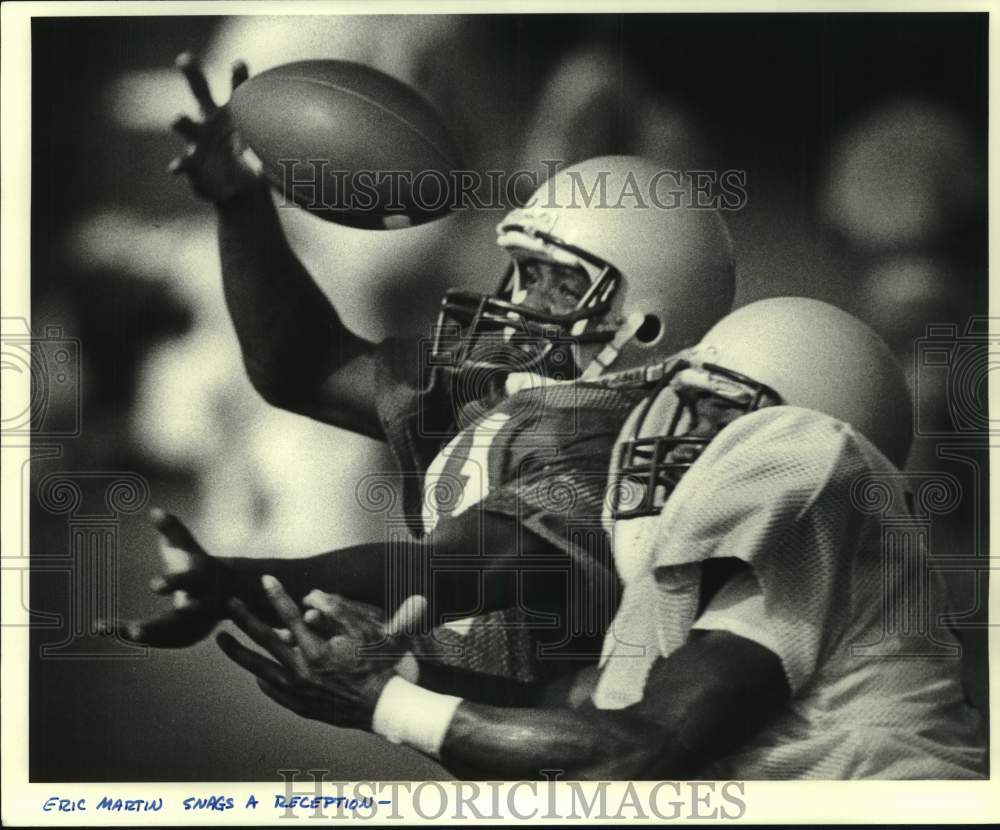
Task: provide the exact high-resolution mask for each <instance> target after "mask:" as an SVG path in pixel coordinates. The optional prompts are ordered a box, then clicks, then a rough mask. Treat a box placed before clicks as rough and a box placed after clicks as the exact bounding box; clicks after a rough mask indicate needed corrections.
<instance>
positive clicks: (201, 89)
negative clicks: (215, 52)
mask: <svg viewBox="0 0 1000 830" xmlns="http://www.w3.org/2000/svg"><path fill="white" fill-rule="evenodd" d="M176 63H177V68H178V69H180V71H181V72H183V73H184V77H185V78H187V82H188V86H190V87H191V92H192V93H193V94H194V97H195V100H196V101H197V102H198V106H199V107H201V111H202V114H203V115H206V116H208V115H211V114H212V113H213V112H215V110H216V109H217V107H216V106H215V101H213V100H212V93H211V92H210V91H209V89H208V81H206V80H205V73H204V72H202V70H201V64H199V63H198V61H197V59H196V58H195V56H194V55H192V54H191V53H190V52H184V53H183V54H181V55H178V57H177V61H176Z"/></svg>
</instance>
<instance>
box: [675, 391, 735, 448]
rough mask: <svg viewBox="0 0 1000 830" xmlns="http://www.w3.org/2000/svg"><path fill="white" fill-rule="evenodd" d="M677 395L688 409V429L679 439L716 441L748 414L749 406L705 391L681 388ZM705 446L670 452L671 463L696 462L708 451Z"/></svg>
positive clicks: (693, 445)
mask: <svg viewBox="0 0 1000 830" xmlns="http://www.w3.org/2000/svg"><path fill="white" fill-rule="evenodd" d="M677 396H678V398H680V401H681V404H682V405H683V406H684V407H685V410H686V419H687V424H686V427H685V426H683V425H682V427H681V429H680V430H679V432H678V435H679V436H684V437H689V438H709V439H711V438H714V437H715V436H716V435H718V434H719V432H720V431H721V430H722V429H723V428H725V427H727V426H728V425H729V424H731V423H732V422H733V421H735V420H736V419H737V418H739V417H740V416H741V415H746V413H747V410H746V406H745V405H743V404H741V403H736V402H734V401H731V400H728V399H727V398H724V397H722V396H720V395H716V394H713V393H712V392H709V391H706V390H704V389H699V388H696V387H694V388H692V387H681V388H679V389H678V390H677ZM704 449H705V445H704V444H679V445H678V446H676V447H673V448H672V449H671V450H670V452H669V453H667V457H666V459H665V460H666V461H668V462H671V463H676V462H683V463H693V462H694V461H695V460H696V459H697V458H698V456H699V455H701V453H702V452H703V451H704Z"/></svg>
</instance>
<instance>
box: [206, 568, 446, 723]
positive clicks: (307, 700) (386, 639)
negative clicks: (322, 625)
mask: <svg viewBox="0 0 1000 830" xmlns="http://www.w3.org/2000/svg"><path fill="white" fill-rule="evenodd" d="M262 584H263V585H264V589H265V591H266V592H267V594H268V597H269V599H270V601H271V604H272V605H273V607H274V610H275V611H276V612H277V614H278V616H279V617H280V618H281V620H282V622H284V624H285V625H286V626H287V629H288V632H289V635H288V636H286V637H284V638H283V637H281V636H279V634H278V633H277V632H276V631H275V630H274V629H273V628H271V627H270V626H268V625H265V624H264V623H263V622H261V621H260V620H259V619H257V617H255V616H254V615H253V614H251V613H250V612H249V611H248V610H247V608H246V606H245V605H243V603H241V602H240V601H239V600H234V601H232V602H231V603H230V609H229V610H230V614H231V616H232V618H233V620H234V622H235V623H236V625H237V626H239V627H240V629H242V630H243V632H244V633H245V634H246V635H247V636H248V637H250V639H251V640H253V641H254V642H255V643H257V645H259V646H260V647H261V648H263V649H264V650H265V651H267V652H268V653H269V654H270V655H271V656H272V657H274V658H275V659H276V660H277V662H275V661H274V660H269V659H268V658H267V657H265V656H263V655H262V654H260V653H258V652H255V651H252V650H250V649H248V648H245V647H244V646H242V645H240V644H239V643H238V642H237V641H236V639H235V638H233V637H231V636H229V635H228V634H225V633H223V634H219V635H218V637H217V638H216V642H218V644H219V647H220V648H221V649H222V650H223V651H224V652H225V654H226V656H227V657H229V658H230V659H231V660H232V661H233V662H235V663H237V664H238V665H240V666H242V667H243V668H244V669H246V670H247V671H249V672H251V673H252V674H254V675H256V677H257V685H258V686H260V688H261V690H262V691H263V692H264V694H266V695H267V696H268V697H270V698H271V699H272V700H274V701H276V702H277V703H279V704H281V705H282V706H284V707H285V708H287V709H290V710H291V711H293V712H295V713H296V714H298V715H301V716H302V717H304V718H310V719H312V720H319V721H324V722H326V723H330V724H333V725H335V726H342V727H348V728H355V729H370V728H371V723H372V714H373V712H374V711H375V704H376V703H377V702H378V699H379V696H380V695H381V694H382V690H383V689H384V688H385V685H386V683H388V682H389V680H390V679H392V677H393V676H394V675H395V669H394V666H395V664H396V662H397V661H398V660H399V658H400V656H401V655H402V654H403V653H405V651H406V650H407V645H406V641H407V639H408V635H409V633H410V632H411V631H412V630H413V629H414V628H415V626H416V625H417V624H418V622H419V621H420V620H422V619H423V617H424V615H425V614H426V609H427V601H426V600H425V599H424V598H423V597H410V598H409V599H407V600H406V601H405V602H404V603H403V604H402V605H401V606H400V608H399V610H398V611H397V612H396V614H395V615H394V616H393V618H392V620H390V621H389V622H388V623H386V624H382V625H380V626H379V628H378V630H373V629H372V628H371V627H370V626H369V620H367V619H362V617H360V616H359V615H357V614H356V613H355V610H356V609H350V610H345V609H348V607H349V605H351V604H350V603H343V604H341V603H337V602H332V603H331V602H329V601H328V600H327V599H324V598H326V597H330V596H332V595H323V597H324V598H318V597H317V594H318V593H319V592H314V593H313V594H311V595H310V596H311V597H312V598H313V599H312V601H313V602H314V603H318V604H322V605H325V607H326V609H327V611H321V612H320V614H321V616H322V618H324V619H326V620H327V621H333V622H335V623H336V625H337V626H339V627H340V629H341V630H342V631H343V632H347V631H354V632H355V633H356V634H361V635H362V636H364V637H365V638H367V639H369V640H370V641H371V640H374V643H371V642H369V643H368V644H366V643H365V642H364V641H362V640H358V639H355V638H354V637H352V636H350V635H349V634H347V633H340V634H337V635H335V636H334V637H332V638H329V639H327V637H326V636H325V633H323V634H321V633H319V632H317V631H316V630H315V628H314V627H313V626H310V625H309V623H307V622H306V619H305V617H304V615H303V614H302V612H301V611H300V610H299V607H298V606H297V605H296V604H295V601H294V600H293V599H292V598H291V597H289V596H288V594H287V593H285V590H284V588H282V586H281V584H280V583H279V582H278V581H277V580H275V579H273V578H272V577H267V576H265V577H264V578H263V579H262ZM313 610H316V611H319V609H318V608H315V607H314V608H313ZM316 619H318V618H316V617H314V621H315V620H316ZM372 634H375V635H376V636H375V637H372ZM289 641H290V642H289ZM366 645H376V646H377V647H376V648H373V649H369V648H366V647H365V646H366Z"/></svg>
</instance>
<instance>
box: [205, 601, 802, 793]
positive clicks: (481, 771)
mask: <svg viewBox="0 0 1000 830" xmlns="http://www.w3.org/2000/svg"><path fill="white" fill-rule="evenodd" d="M269 594H270V598H271V601H272V602H273V603H274V606H275V608H276V609H277V611H278V613H279V615H280V616H281V617H282V619H283V621H284V622H285V623H286V624H287V625H288V627H289V629H290V631H292V632H293V635H294V637H295V639H296V643H297V645H298V648H293V647H292V646H290V645H289V644H288V643H285V642H282V641H280V640H279V639H278V638H277V637H275V636H274V635H273V632H271V630H270V629H268V628H267V626H265V625H263V623H261V622H260V621H259V620H256V619H255V618H254V617H253V616H252V615H251V614H249V613H247V612H246V611H245V610H244V609H236V613H235V615H234V619H235V621H236V623H237V624H238V625H239V626H240V628H242V629H243V631H244V632H245V633H247V634H248V635H249V636H250V637H251V638H252V639H253V640H254V641H255V642H256V643H257V644H258V645H260V646H262V647H263V648H264V649H265V650H267V651H268V652H269V653H270V654H271V655H272V656H273V657H275V658H276V659H277V660H278V662H277V663H275V662H273V661H272V660H268V659H267V658H265V657H263V656H262V655H261V654H259V653H257V652H254V651H251V650H249V649H247V648H244V647H243V646H241V645H240V644H239V643H237V642H236V641H235V640H234V639H233V638H232V637H229V636H228V635H220V636H219V638H218V641H219V645H220V646H221V647H222V649H223V651H224V652H225V653H226V655H227V656H228V657H230V659H232V660H233V661H234V662H236V663H238V664H239V665H241V666H242V667H243V668H245V669H247V670H248V671H250V672H252V673H253V674H255V675H256V676H257V678H258V685H259V686H260V687H261V689H262V690H263V691H264V692H265V694H267V695H268V696H269V697H271V698H272V699H274V700H275V701H276V702H278V703H280V704H281V705H283V706H285V707H286V708H289V709H291V710H292V711H294V712H296V713H298V714H300V715H302V716H303V717H307V718H312V719H315V720H321V721H325V722H327V723H331V724H334V725H337V726H345V727H354V728H362V729H371V730H373V731H375V732H377V733H378V734H381V735H383V736H384V737H386V738H387V739H389V740H391V741H394V742H397V743H405V744H407V745H408V746H411V747H413V748H414V749H418V750H420V751H422V752H424V753H426V754H428V755H430V756H432V757H435V758H438V759H439V760H440V761H441V763H442V764H444V766H445V767H447V768H448V769H449V770H451V771H452V772H453V773H455V774H456V775H458V776H461V777H463V778H469V777H480V776H481V777H489V778H497V777H501V778H538V777H541V775H542V770H545V769H561V770H565V772H566V775H567V777H570V778H638V777H650V778H661V779H662V778H682V777H687V776H691V775H694V774H696V773H697V772H698V771H699V770H700V769H702V768H704V767H705V766H706V765H708V764H709V763H711V762H712V761H714V760H715V759H717V758H720V757H722V756H724V755H726V754H728V753H729V752H731V751H732V750H733V749H735V748H736V747H738V746H739V745H740V744H742V743H743V742H745V741H746V740H747V739H748V738H749V737H750V736H752V735H753V734H754V733H756V732H757V731H759V730H760V729H761V728H763V727H764V726H765V725H766V724H767V723H768V722H769V721H770V720H771V719H772V718H773V717H774V716H775V715H776V714H777V713H778V712H780V711H781V709H782V707H784V706H785V705H786V704H787V701H788V698H789V695H790V692H789V687H788V684H787V681H786V680H785V675H784V672H783V669H782V666H781V661H780V660H779V658H778V657H777V656H776V655H775V654H773V653H772V652H771V651H769V650H768V649H766V648H764V647H763V646H761V645H759V644H757V643H755V642H752V641H750V640H747V639H744V638H742V637H739V636H738V635H735V634H731V633H729V632H726V631H695V632H693V633H692V636H691V638H690V639H689V640H688V642H687V643H686V644H685V645H684V646H682V647H681V648H679V649H678V650H677V651H675V652H674V653H673V654H671V655H670V656H669V657H667V658H665V659H659V660H657V662H656V663H655V664H654V665H653V667H652V669H651V672H650V675H649V678H648V680H647V683H646V687H645V693H644V696H643V699H642V701H641V702H640V703H638V704H636V705H635V706H632V707H629V708H627V709H621V710H599V709H596V708H593V707H589V706H587V707H581V708H579V709H575V710H572V709H569V708H565V709H537V708H536V709H527V708H524V709H502V708H497V707H492V706H483V705H480V704H475V703H470V702H468V701H463V700H461V699H460V698H457V697H453V696H449V695H442V694H437V693H434V692H431V691H428V690H426V689H421V688H419V687H417V686H414V685H412V684H410V683H408V682H407V681H405V680H403V679H402V678H400V677H398V676H396V675H395V673H394V671H393V670H392V668H391V667H387V668H384V669H382V668H378V667H376V666H372V665H370V664H369V665H365V666H363V667H361V668H360V669H359V670H356V671H347V670H345V669H344V665H343V662H342V660H341V659H340V658H339V656H338V655H337V654H335V653H333V650H332V649H331V647H330V645H329V643H328V642H327V641H326V640H325V639H323V638H322V637H320V636H319V635H318V634H316V632H315V631H313V630H312V629H311V628H310V627H309V626H308V625H306V624H305V622H304V621H303V620H302V617H301V616H300V615H299V612H298V609H297V608H296V606H295V604H294V602H292V601H291V600H290V599H289V598H288V597H287V595H286V594H285V593H284V591H283V590H282V589H281V587H280V585H272V586H271V587H270V588H269Z"/></svg>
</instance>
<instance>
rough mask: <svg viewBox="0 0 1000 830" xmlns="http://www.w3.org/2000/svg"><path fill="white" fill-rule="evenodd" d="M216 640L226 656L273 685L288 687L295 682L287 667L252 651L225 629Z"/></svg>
mask: <svg viewBox="0 0 1000 830" xmlns="http://www.w3.org/2000/svg"><path fill="white" fill-rule="evenodd" d="M215 642H216V643H218V644H219V648H221V649H222V651H223V652H224V653H225V655H226V657H228V658H229V659H230V660H232V661H233V662H234V663H236V664H237V665H239V666H242V667H243V668H244V669H246V670H247V671H248V672H250V673H251V674H253V675H255V676H256V677H258V678H260V679H261V680H264V681H267V682H268V683H269V684H271V685H272V686H283V687H285V688H287V687H288V686H290V685H291V684H292V683H293V682H294V678H293V677H289V675H288V670H287V669H285V668H283V667H282V666H279V665H278V664H277V663H275V662H274V661H273V660H268V659H267V658H266V657H265V656H264V655H263V654H258V653H257V652H256V651H251V650H250V649H248V648H247V647H246V646H243V645H240V643H239V642H237V640H236V638H235V637H233V636H232V635H230V634H226V633H225V632H224V631H223V632H222V633H220V634H219V636H218V637H216V638H215Z"/></svg>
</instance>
